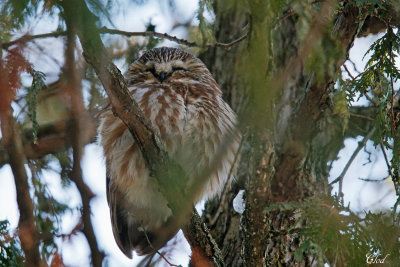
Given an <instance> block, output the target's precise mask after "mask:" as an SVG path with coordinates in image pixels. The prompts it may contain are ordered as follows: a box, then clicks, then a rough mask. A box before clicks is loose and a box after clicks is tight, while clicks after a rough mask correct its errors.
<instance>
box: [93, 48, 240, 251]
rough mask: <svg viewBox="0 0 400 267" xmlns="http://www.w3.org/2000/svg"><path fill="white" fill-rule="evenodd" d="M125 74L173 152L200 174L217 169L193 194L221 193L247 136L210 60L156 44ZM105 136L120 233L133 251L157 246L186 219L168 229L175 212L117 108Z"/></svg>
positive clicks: (106, 121)
mask: <svg viewBox="0 0 400 267" xmlns="http://www.w3.org/2000/svg"><path fill="white" fill-rule="evenodd" d="M126 79H127V82H128V87H129V90H130V92H131V94H132V96H133V98H134V99H135V100H136V101H137V103H138V104H139V106H140V108H141V109H142V111H143V113H144V115H145V116H146V117H147V118H148V119H149V120H150V122H151V123H152V125H153V127H154V129H155V131H156V132H157V134H158V135H159V136H160V138H161V141H162V142H163V143H164V145H165V147H166V149H167V151H168V154H169V156H170V157H171V158H172V159H174V160H175V161H176V162H178V163H179V164H180V165H181V166H182V168H183V169H184V171H185V172H186V173H187V174H189V175H188V176H189V177H190V178H192V179H195V178H194V177H197V178H198V177H199V176H200V174H201V173H202V171H203V170H204V169H207V168H208V169H210V168H212V171H211V175H209V177H205V179H206V180H205V181H206V182H205V186H204V188H200V189H199V190H198V192H199V193H198V194H197V195H195V196H193V199H191V200H190V201H192V202H193V204H195V202H197V201H199V200H200V199H201V198H203V197H212V196H214V195H215V194H218V193H219V192H220V191H221V189H222V188H223V186H224V185H225V182H226V180H227V178H228V175H229V173H230V170H231V167H232V165H233V164H234V159H235V155H236V153H237V150H238V147H239V139H240V135H239V132H238V131H237V128H236V117H235V114H234V113H233V111H232V110H231V108H230V107H229V106H228V105H227V104H226V103H225V102H224V101H223V99H222V92H221V90H220V89H219V87H218V85H217V83H216V82H215V80H214V79H213V77H212V75H211V73H210V72H209V71H208V69H207V68H206V66H205V65H204V64H203V63H202V62H201V61H200V60H199V59H198V58H196V57H195V56H193V55H191V54H189V53H186V52H184V51H182V50H180V49H176V48H167V47H162V48H155V49H152V50H150V51H148V52H146V53H145V54H143V56H142V57H140V58H139V59H138V60H137V61H135V62H134V63H133V64H132V65H131V66H130V67H129V70H128V72H127V74H126ZM99 135H100V138H101V145H102V146H103V148H104V154H105V157H106V165H107V198H108V203H109V206H110V214H111V220H112V226H113V232H114V237H115V240H116V242H117V244H118V246H119V247H120V249H121V250H122V251H123V252H124V253H125V254H126V255H127V256H128V257H131V256H132V254H131V253H132V250H135V251H136V252H137V253H138V254H151V253H154V252H155V250H157V249H159V248H161V247H162V246H164V245H165V243H166V242H167V241H168V240H169V239H171V238H172V237H173V236H174V235H175V234H176V232H177V231H178V229H179V227H180V226H179V225H177V226H176V227H175V228H174V229H171V227H169V228H168V229H169V231H168V232H166V231H165V229H166V227H165V224H166V221H167V220H169V219H170V217H171V216H172V212H171V210H170V209H169V207H168V206H167V201H166V199H165V198H164V196H163V195H162V194H161V193H160V192H159V190H158V189H157V181H156V179H154V178H153V177H150V176H149V170H148V169H147V168H146V165H145V161H144V159H143V157H142V155H141V152H140V150H139V148H138V146H137V145H136V144H135V142H134V140H133V138H132V136H131V134H130V132H129V130H128V129H127V128H126V127H125V125H124V124H123V123H122V121H121V120H119V119H118V118H116V117H115V116H114V115H113V114H112V111H111V110H108V111H107V112H106V113H105V115H104V117H103V118H102V121H101V125H100V127H99ZM189 182H190V181H189ZM146 235H147V237H146ZM147 239H149V240H147ZM149 241H150V243H151V245H150V244H149Z"/></svg>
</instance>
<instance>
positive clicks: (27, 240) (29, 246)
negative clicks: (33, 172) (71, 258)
mask: <svg viewBox="0 0 400 267" xmlns="http://www.w3.org/2000/svg"><path fill="white" fill-rule="evenodd" d="M1 90H7V88H2V89H1ZM9 90H11V89H9ZM2 100H3V101H4V99H2ZM0 118H1V132H2V135H3V140H2V141H3V143H4V147H5V149H6V151H7V153H8V158H9V162H10V166H11V169H12V172H13V175H14V180H15V188H16V191H17V203H18V209H19V213H20V217H19V222H18V236H19V239H20V241H21V246H22V249H23V251H24V254H25V260H26V262H25V264H26V266H28V267H29V266H32V267H37V266H45V265H46V264H45V263H44V262H43V261H42V260H41V259H40V254H39V243H40V239H39V234H38V232H37V230H36V227H35V218H34V215H33V203H32V199H31V197H30V193H29V184H28V175H27V174H26V171H25V167H24V162H25V155H24V153H23V149H22V142H21V138H20V135H19V134H18V131H17V128H16V125H15V121H14V118H13V117H12V109H11V105H9V106H8V107H7V109H6V110H4V111H3V112H1V114H0Z"/></svg>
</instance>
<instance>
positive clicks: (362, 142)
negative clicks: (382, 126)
mask: <svg viewBox="0 0 400 267" xmlns="http://www.w3.org/2000/svg"><path fill="white" fill-rule="evenodd" d="M375 129H376V126H374V127H372V129H371V130H370V131H369V132H368V134H367V135H366V136H365V137H364V138H363V140H362V141H361V142H359V143H358V146H357V148H356V150H354V152H353V154H352V155H351V157H350V159H349V161H348V162H347V163H346V166H345V167H344V169H343V171H342V173H341V174H340V175H339V176H338V177H337V178H336V179H335V180H333V181H332V182H330V183H329V185H333V184H335V183H337V182H339V196H341V195H342V194H343V178H344V176H345V175H346V173H347V171H348V170H349V168H350V166H351V164H352V163H353V161H354V159H355V158H356V157H357V155H358V153H359V152H360V151H361V149H362V148H363V147H364V146H365V144H366V143H367V141H368V140H369V139H370V138H371V136H372V135H373V133H374V132H375Z"/></svg>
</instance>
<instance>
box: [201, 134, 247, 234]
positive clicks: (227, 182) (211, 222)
mask: <svg viewBox="0 0 400 267" xmlns="http://www.w3.org/2000/svg"><path fill="white" fill-rule="evenodd" d="M246 135H247V133H245V134H244V135H242V140H240V144H239V148H238V150H237V152H236V154H235V158H234V160H233V163H232V166H231V168H230V170H229V174H228V179H227V180H226V183H225V187H224V189H223V190H222V193H221V200H220V201H219V205H218V208H217V211H216V212H215V214H214V216H213V218H211V219H210V222H209V225H210V226H213V225H214V224H215V222H216V221H217V219H218V216H219V214H220V213H221V212H222V210H223V207H222V204H223V203H225V198H226V193H227V191H228V187H230V185H231V182H232V177H233V170H234V168H235V166H236V163H237V160H238V159H239V155H240V152H241V150H242V147H243V142H244V140H245V139H246Z"/></svg>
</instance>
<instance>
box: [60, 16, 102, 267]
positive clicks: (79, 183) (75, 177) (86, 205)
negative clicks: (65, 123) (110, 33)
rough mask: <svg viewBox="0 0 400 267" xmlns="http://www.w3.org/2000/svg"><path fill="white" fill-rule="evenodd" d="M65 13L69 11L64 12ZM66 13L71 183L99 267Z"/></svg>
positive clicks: (77, 80) (71, 29)
mask: <svg viewBox="0 0 400 267" xmlns="http://www.w3.org/2000/svg"><path fill="white" fill-rule="evenodd" d="M68 10H69V9H68ZM68 10H67V14H66V19H65V21H66V25H67V47H66V53H65V61H66V70H65V71H66V77H67V82H68V86H67V87H66V89H67V93H68V94H69V96H70V101H71V118H72V127H71V139H72V148H73V165H72V172H71V176H70V178H71V180H72V181H73V182H74V183H75V185H76V187H77V188H78V191H79V193H80V196H81V200H82V221H83V229H82V232H83V234H84V235H85V237H86V239H87V241H88V243H89V247H90V252H91V258H92V266H94V267H101V266H102V262H103V259H104V253H103V252H102V251H100V249H99V246H98V244H97V240H96V235H95V233H94V229H93V225H92V221H91V207H90V201H91V199H92V198H93V197H94V194H93V192H92V191H91V190H90V188H89V187H88V186H87V185H86V183H85V182H84V181H83V177H82V176H83V175H82V168H81V163H80V162H81V159H82V155H83V153H82V152H83V145H84V142H83V130H84V125H83V124H82V122H83V120H82V115H83V114H85V107H84V104H83V97H82V91H81V85H80V84H81V83H80V82H81V79H80V77H79V74H78V73H77V70H76V64H75V55H74V52H75V30H76V29H75V26H76V25H75V24H74V23H73V20H74V17H73V14H71V13H70V14H69V12H68Z"/></svg>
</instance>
